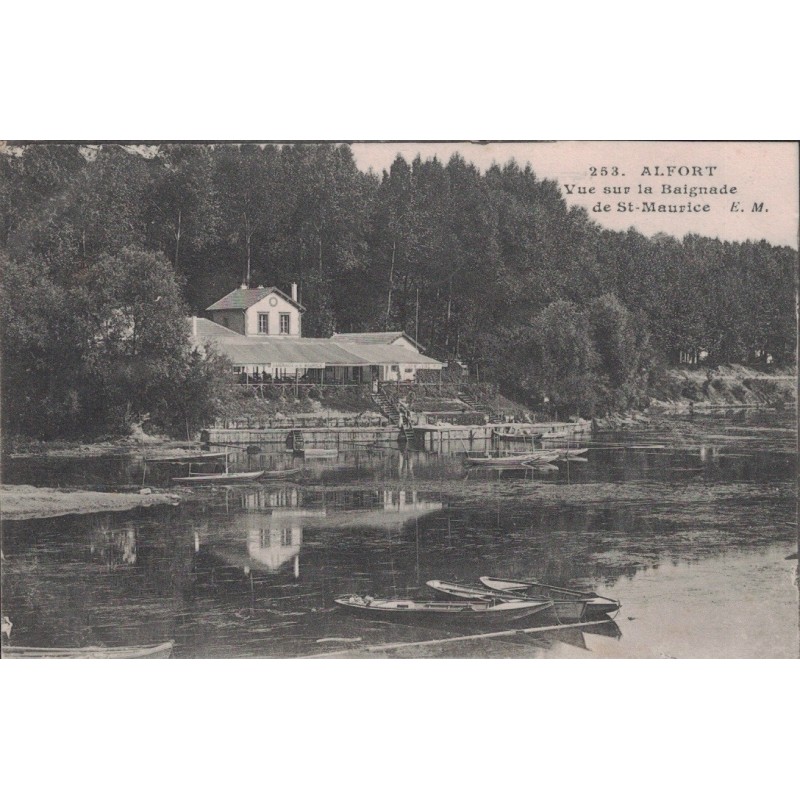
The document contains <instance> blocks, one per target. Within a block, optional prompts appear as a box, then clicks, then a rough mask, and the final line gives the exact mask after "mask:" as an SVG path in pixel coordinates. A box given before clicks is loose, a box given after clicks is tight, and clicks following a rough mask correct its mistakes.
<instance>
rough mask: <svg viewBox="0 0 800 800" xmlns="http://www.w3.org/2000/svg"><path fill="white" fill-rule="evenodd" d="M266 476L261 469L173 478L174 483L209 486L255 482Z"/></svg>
mask: <svg viewBox="0 0 800 800" xmlns="http://www.w3.org/2000/svg"><path fill="white" fill-rule="evenodd" d="M263 474H264V470H263V469H260V470H257V471H256V472H208V473H203V474H199V475H186V476H184V477H182V478H173V479H172V481H173V483H189V484H197V483H200V484H207V483H243V482H246V481H254V480H257V479H258V478H260V477H261V476H262V475H263Z"/></svg>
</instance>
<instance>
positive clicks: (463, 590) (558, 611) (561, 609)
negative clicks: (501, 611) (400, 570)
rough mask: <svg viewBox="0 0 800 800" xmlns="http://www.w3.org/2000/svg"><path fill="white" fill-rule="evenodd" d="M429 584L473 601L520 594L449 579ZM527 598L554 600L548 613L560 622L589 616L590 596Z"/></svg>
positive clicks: (504, 599) (531, 597) (512, 598)
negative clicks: (462, 583) (459, 582)
mask: <svg viewBox="0 0 800 800" xmlns="http://www.w3.org/2000/svg"><path fill="white" fill-rule="evenodd" d="M427 585H428V586H430V587H431V589H433V590H434V591H436V592H439V593H440V594H444V595H448V596H450V597H461V598H463V599H468V600H472V601H479V600H496V601H498V602H504V603H509V602H514V601H515V600H517V599H519V597H520V595H517V594H514V593H513V592H501V591H495V590H493V589H489V588H487V587H485V586H482V587H472V586H461V585H460V584H457V583H449V582H448V581H439V580H433V581H428V582H427ZM525 599H526V600H541V601H547V600H552V602H553V607H552V608H551V609H548V610H547V615H548V616H552V617H553V618H554V619H555V620H557V621H558V622H560V623H570V622H581V621H582V620H583V619H585V618H586V616H587V611H588V610H589V608H588V605H589V600H588V598H580V597H560V598H555V597H547V596H545V595H541V596H534V595H532V594H526V595H525Z"/></svg>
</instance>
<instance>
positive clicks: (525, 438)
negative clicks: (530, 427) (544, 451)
mask: <svg viewBox="0 0 800 800" xmlns="http://www.w3.org/2000/svg"><path fill="white" fill-rule="evenodd" d="M492 436H493V437H494V438H495V439H498V440H499V441H501V442H537V441H539V439H541V438H542V434H541V433H535V432H534V431H529V432H527V431H523V430H510V431H498V430H494V431H492Z"/></svg>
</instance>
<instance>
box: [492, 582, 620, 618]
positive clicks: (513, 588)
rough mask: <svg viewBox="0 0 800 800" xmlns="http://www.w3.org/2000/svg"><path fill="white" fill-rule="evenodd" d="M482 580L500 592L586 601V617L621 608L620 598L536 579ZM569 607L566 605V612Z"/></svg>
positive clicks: (610, 612)
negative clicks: (554, 584)
mask: <svg viewBox="0 0 800 800" xmlns="http://www.w3.org/2000/svg"><path fill="white" fill-rule="evenodd" d="M480 582H481V583H482V584H483V585H484V586H486V587H487V588H489V589H492V590H493V591H496V592H500V593H511V594H512V595H513V596H516V597H528V596H532V595H536V596H537V597H540V596H545V597H550V598H552V599H553V600H554V601H555V602H556V605H558V604H559V603H561V602H564V603H567V602H570V601H574V602H582V603H585V609H584V610H583V615H584V616H585V618H586V619H597V618H602V617H603V616H604V615H606V614H614V613H616V612H617V611H619V609H620V605H621V604H620V603H619V601H618V600H614V599H612V598H610V597H600V596H599V595H597V594H595V593H594V592H579V591H575V590H572V589H564V588H562V587H560V586H550V585H549V584H544V583H538V582H536V581H515V580H510V579H505V578H491V577H486V576H484V577H482V578H480ZM567 611H568V609H567V608H566V606H565V607H564V612H565V613H567Z"/></svg>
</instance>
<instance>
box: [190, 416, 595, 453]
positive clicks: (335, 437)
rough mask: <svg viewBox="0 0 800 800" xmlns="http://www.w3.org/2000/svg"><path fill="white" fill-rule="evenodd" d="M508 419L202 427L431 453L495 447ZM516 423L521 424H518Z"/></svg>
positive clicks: (564, 425)
mask: <svg viewBox="0 0 800 800" xmlns="http://www.w3.org/2000/svg"><path fill="white" fill-rule="evenodd" d="M509 427H512V426H510V425H509V424H508V423H497V424H488V425H415V426H414V428H413V429H412V431H411V434H410V435H409V436H408V437H407V438H406V437H405V434H403V433H402V432H401V430H400V428H397V427H395V426H382V427H351V428H344V427H308V428H306V427H301V428H296V429H287V428H208V429H207V430H205V431H203V441H204V442H207V443H208V444H209V445H215V446H222V445H231V446H240V447H247V446H248V445H259V446H272V447H275V448H279V447H283V446H286V447H288V448H289V449H291V443H292V438H293V432H294V430H298V431H300V432H301V433H302V436H303V442H304V445H305V446H306V447H309V448H324V449H330V448H336V449H337V450H350V449H356V448H359V447H367V446H376V447H396V446H398V445H399V444H405V443H406V442H407V444H408V446H409V447H412V448H413V449H415V450H426V451H428V452H434V453H448V452H464V451H467V450H468V451H470V452H486V451H489V450H492V449H494V446H495V444H496V440H495V439H494V438H493V434H494V433H495V432H498V433H500V432H504V431H506V430H508V428H509ZM516 427H520V426H519V425H517V426H516ZM525 428H526V430H527V429H530V430H531V431H533V432H535V433H543V434H547V433H550V434H562V435H564V437H565V438H566V439H571V438H577V437H579V436H581V435H582V434H584V433H586V432H587V431H589V430H591V423H588V422H586V421H581V422H547V423H533V424H527V425H525Z"/></svg>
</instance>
